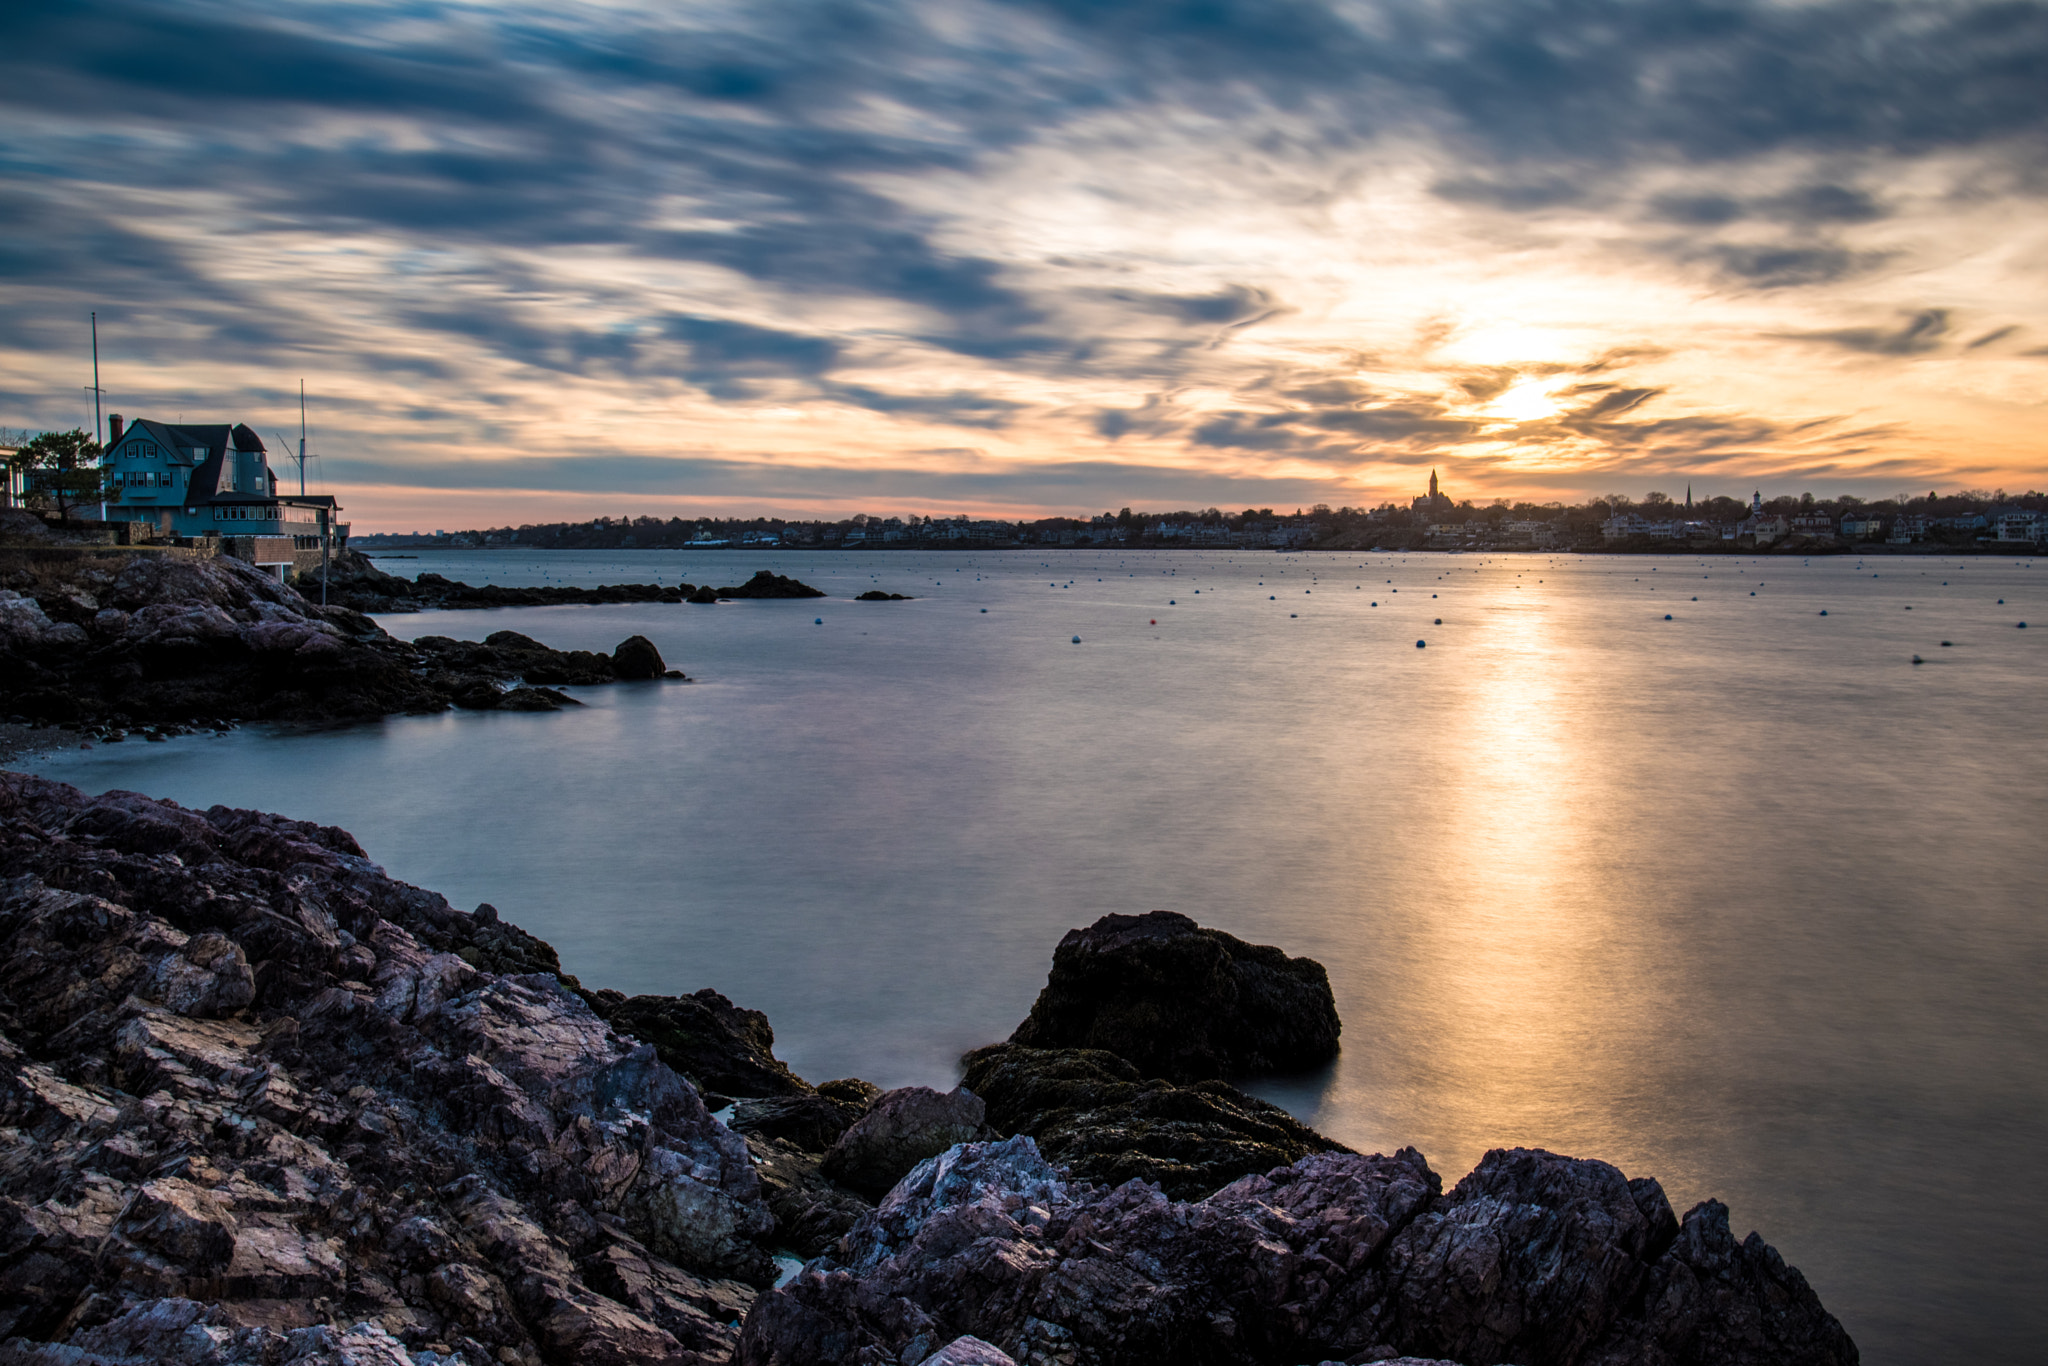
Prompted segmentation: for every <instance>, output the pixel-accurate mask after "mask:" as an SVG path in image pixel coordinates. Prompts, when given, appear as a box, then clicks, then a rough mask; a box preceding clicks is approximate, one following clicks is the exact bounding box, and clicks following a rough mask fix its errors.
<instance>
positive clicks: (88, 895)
mask: <svg viewBox="0 0 2048 1366" xmlns="http://www.w3.org/2000/svg"><path fill="white" fill-rule="evenodd" d="M74 888H85V889H90V890H73V889H74ZM556 968H557V962H556V957H555V954H554V951H553V950H552V949H550V948H549V947H548V946H547V945H545V944H544V943H542V942H541V941H539V940H537V939H534V938H533V937H532V936H530V935H526V934H524V933H523V932H522V931H519V930H518V929H517V927H515V926H512V925H509V924H507V923H505V922H504V921H503V919H502V918H501V917H499V916H498V915H497V914H496V912H495V911H494V910H491V909H489V908H487V907H480V908H479V909H478V913H476V914H464V913H462V912H460V911H457V910H455V909H454V908H453V907H451V906H449V905H448V904H447V902H446V901H445V900H443V899H442V898H440V897H438V896H436V895H434V894H432V893H430V892H425V891H422V890H421V889H419V888H416V887H408V886H406V885H405V884H403V883H398V882H394V881H392V880H391V879H390V878H388V877H387V876H385V874H384V873H383V871H382V870H381V869H379V868H377V867H376V866H375V865H374V864H372V863H370V862H369V861H368V860H367V859H366V858H364V857H363V854H362V851H361V849H360V848H359V847H358V846H357V845H356V843H355V841H354V840H353V839H351V838H350V837H349V836H348V835H347V834H346V833H345V832H343V831H339V830H333V829H329V828H325V827H320V826H316V825H312V824H310V823H306V822H299V821H290V820H285V819H283V818H280V817H276V816H269V815H265V814H263V813H260V812H251V811H238V810H233V809H230V808H226V807H215V808H213V809H212V810H210V811H206V812H196V811H190V810H187V809H185V808H183V807H179V806H177V805H175V804H173V803H168V802H153V801H150V800H148V799H146V798H142V797H138V796H136V795H135V794H133V793H110V794H107V795H105V796H101V797H88V796H87V795H86V794H84V793H81V792H79V791H77V790H76V789H73V788H69V787H65V786H63V785H62V784H58V783H52V782H48V781H45V780H42V779H38V778H33V777H28V776H26V775H21V774H12V773H7V774H0V1338H12V1339H17V1341H15V1342H14V1343H13V1345H12V1346H10V1347H8V1348H6V1349H5V1352H4V1353H0V1361H5V1360H14V1361H33V1362H37V1363H43V1362H48V1363H52V1366H54V1363H56V1362H59V1361H63V1362H66V1363H71V1364H72V1366H78V1363H83V1362H91V1361H96V1360H101V1359H105V1360H110V1361H112V1360H118V1361H124V1362H125V1361H129V1360H134V1361H159V1360H164V1361H184V1360H189V1361H192V1362H194V1363H197V1362H200V1361H202V1360H203V1361H204V1362H206V1363H208V1366H220V1363H241V1362H247V1363H249V1364H250V1366H256V1363H262V1366H280V1363H287V1362H298V1361H301V1360H304V1361H309V1362H310V1361H332V1362H334V1363H336V1366H340V1363H342V1362H344V1361H347V1362H370V1361H386V1360H388V1361H391V1362H403V1361H406V1360H413V1361H419V1362H429V1361H445V1362H448V1363H453V1362H454V1361H455V1360H457V1359H458V1357H457V1356H452V1355H449V1352H451V1351H452V1352H456V1353H457V1354H458V1355H459V1358H460V1360H462V1361H463V1362H465V1363H467V1364H469V1366H482V1363H486V1362H493V1361H505V1362H510V1361H516V1362H520V1363H522V1364H523V1366H538V1363H540V1362H541V1361H543V1360H544V1359H546V1360H569V1359H575V1360H579V1361H587V1362H597V1363H603V1362H616V1363H620V1364H621V1366H623V1364H624V1363H627V1362H635V1363H638V1362H666V1363H672V1366H682V1364H683V1363H708V1362H712V1361H724V1360H726V1359H728V1358H729V1356H730V1354H731V1351H732V1349H733V1347H734V1345H735V1342H736V1339H737V1330H736V1328H734V1326H733V1325H734V1324H735V1323H736V1322H737V1320H738V1319H739V1318H740V1317H741V1316H742V1315H743V1314H744V1312H745V1310H746V1307H747V1305H748V1304H750V1303H751V1301H752V1298H753V1295H754V1293H755V1291H754V1288H753V1287H754V1286H756V1285H765V1284H767V1283H769V1282H770V1281H772V1279H773V1276H774V1269H773V1265H772V1262H771V1260H770V1257H769V1253H768V1251H767V1247H766V1246H765V1240H766V1239H767V1238H768V1237H769V1235H770V1233H771V1230H772V1229H773V1227H774V1216H773V1215H772V1214H771V1212H770V1210H769V1208H768V1206H767V1204H766V1202H765V1201H764V1199H763V1190H762V1184H761V1181H760V1179H759V1178H758V1177H757V1176H756V1175H755V1172H754V1168H753V1165H752V1163H751V1162H750V1161H749V1155H748V1151H747V1147H746V1143H745V1140H743V1139H742V1138H741V1137H740V1136H739V1135H737V1134H735V1133H733V1132H732V1131H731V1130H729V1129H727V1128H726V1127H725V1126H724V1125H722V1124H720V1123H719V1122H718V1121H716V1120H715V1119H713V1118H712V1117H711V1115H710V1113H709V1111H708V1110H707V1109H706V1108H705V1106H704V1104H703V1101H702V1099H701V1097H700V1096H699V1095H698V1094H697V1092H696V1091H695V1089H694V1088H693V1087H692V1086H691V1085H690V1083H689V1082H688V1081H687V1080H686V1079H684V1078H683V1077H681V1076H679V1075H677V1074H676V1073H675V1072H674V1071H673V1070H671V1069H670V1068H669V1067H668V1066H667V1065H666V1064H664V1063H663V1062H662V1061H661V1059H660V1057H659V1056H658V1055H657V1053H656V1051H655V1049H654V1048H652V1047H651V1046H649V1045H647V1044H645V1043H642V1042H639V1041H637V1040H635V1039H632V1038H630V1037H627V1036H624V1035H621V1034H619V1033H618V1032H616V1031H614V1030H613V1029H612V1028H611V1027H610V1026H609V1025H608V1024H607V1023H606V1022H605V1021H604V1020H603V1019H601V1018H599V1017H598V1016H597V1015H596V1014H595V1013H594V1012H593V1011H592V1010H591V1009H590V1008H589V1006H588V1005H586V1004H585V1002H584V1000H583V998H582V997H581V996H580V995H579V994H578V993H577V991H576V990H575V989H574V986H573V980H572V982H570V983H564V982H563V981H562V980H561V979H560V978H559V977H558V976H557V975H556V971H555V969H556ZM347 1325H356V1326H355V1327H349V1326H347ZM433 1344H440V1346H432V1345H433ZM430 1348H431V1350H430ZM443 1348H446V1349H448V1350H446V1351H444V1350H443ZM181 1353H182V1354H184V1355H180V1354H181ZM295 1353H296V1354H297V1355H294V1354H295ZM7 1354H11V1355H7Z"/></svg>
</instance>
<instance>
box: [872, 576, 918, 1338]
mask: <svg viewBox="0 0 2048 1366" xmlns="http://www.w3.org/2000/svg"><path fill="white" fill-rule="evenodd" d="M854 601H855V602H909V601H910V595H909V594H908V593H884V592H883V591H882V590H881V589H879V588H870V589H869V590H868V591H867V592H865V593H862V594H861V595H860V596H859V597H856V598H855V599H854ZM932 1359H933V1360H934V1361H936V1360H938V1358H937V1357H934V1358H932Z"/></svg>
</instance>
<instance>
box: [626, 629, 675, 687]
mask: <svg viewBox="0 0 2048 1366" xmlns="http://www.w3.org/2000/svg"><path fill="white" fill-rule="evenodd" d="M612 672H613V673H615V674H617V675H618V676H619V677H620V678H624V679H646V678H660V677H661V676H662V675H663V674H664V673H666V672H668V665H666V664H664V663H663V662H662V659H661V651H659V650H657V649H655V648H654V642H653V641H651V640H649V639H648V638H647V637H646V636H627V637H626V638H625V639H624V640H622V641H620V642H619V644H618V648H617V649H615V650H613V651H612Z"/></svg>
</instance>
